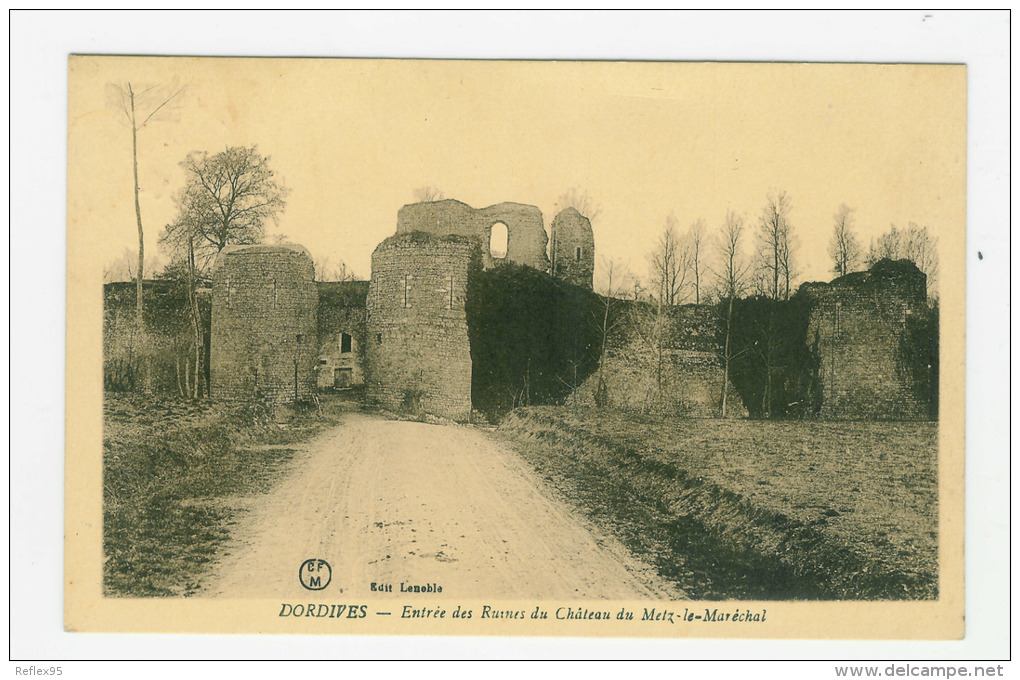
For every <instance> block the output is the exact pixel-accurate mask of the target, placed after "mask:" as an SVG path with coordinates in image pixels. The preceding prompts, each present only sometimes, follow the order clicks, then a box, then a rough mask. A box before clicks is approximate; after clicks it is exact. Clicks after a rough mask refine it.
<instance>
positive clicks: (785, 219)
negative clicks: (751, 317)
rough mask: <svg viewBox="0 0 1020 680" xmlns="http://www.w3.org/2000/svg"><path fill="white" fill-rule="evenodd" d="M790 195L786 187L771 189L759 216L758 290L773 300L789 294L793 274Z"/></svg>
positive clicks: (787, 297) (782, 298) (787, 296)
mask: <svg viewBox="0 0 1020 680" xmlns="http://www.w3.org/2000/svg"><path fill="white" fill-rule="evenodd" d="M790 207H791V206H790V197H789V196H788V195H787V193H786V192H785V191H779V192H776V191H770V192H769V193H768V194H767V196H766V202H765V208H764V210H762V214H761V217H760V218H759V220H758V269H759V274H760V276H759V281H760V287H761V288H763V290H762V291H761V292H762V293H763V294H765V295H767V296H768V297H770V298H772V299H773V300H786V299H789V297H790V281H791V279H792V277H793V276H794V272H793V269H792V266H793V246H794V243H793V236H792V234H791V227H790Z"/></svg>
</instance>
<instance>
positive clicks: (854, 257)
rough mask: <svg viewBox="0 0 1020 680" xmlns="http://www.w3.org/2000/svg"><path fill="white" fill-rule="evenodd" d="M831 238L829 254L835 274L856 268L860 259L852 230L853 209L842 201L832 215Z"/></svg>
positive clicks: (859, 248) (842, 274)
mask: <svg viewBox="0 0 1020 680" xmlns="http://www.w3.org/2000/svg"><path fill="white" fill-rule="evenodd" d="M832 217H833V221H834V224H833V226H832V239H831V240H830V241H829V255H830V256H832V262H833V268H832V270H833V271H834V272H836V275H837V276H846V275H847V274H849V273H850V272H852V271H855V270H856V269H857V265H858V264H859V263H860V260H861V244H860V242H859V241H858V240H857V234H855V233H854V231H853V226H854V209H853V208H851V207H850V206H848V205H847V204H846V203H843V204H842V205H840V206H839V210H837V211H836V214H835V215H833V216H832Z"/></svg>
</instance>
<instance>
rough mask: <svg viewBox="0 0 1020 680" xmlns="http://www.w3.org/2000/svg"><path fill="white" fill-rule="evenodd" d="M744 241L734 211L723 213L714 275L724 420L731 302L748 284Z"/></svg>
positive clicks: (739, 218)
mask: <svg viewBox="0 0 1020 680" xmlns="http://www.w3.org/2000/svg"><path fill="white" fill-rule="evenodd" d="M743 240H744V218H743V217H742V216H740V215H737V214H736V213H735V212H733V211H729V212H727V213H726V221H725V223H724V224H723V228H722V233H721V234H720V238H719V260H720V265H719V270H718V272H717V274H716V277H717V279H718V287H719V297H720V298H722V301H723V304H724V305H725V306H726V316H725V324H726V339H725V341H724V343H723V354H722V362H723V378H722V398H721V404H722V407H721V410H720V412H721V416H722V417H723V418H725V417H726V395H727V392H728V390H727V386H728V385H729V381H730V361H731V360H732V359H733V358H735V354H734V353H733V352H732V351H731V348H730V347H731V342H730V340H731V335H732V331H733V301H734V299H735V298H737V297H738V296H740V295H743V293H744V286H745V284H746V280H747V273H748V270H749V269H750V265H749V264H748V263H747V261H746V260H745V258H744V254H743Z"/></svg>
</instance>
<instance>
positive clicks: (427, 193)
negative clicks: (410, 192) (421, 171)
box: [414, 184, 446, 203]
mask: <svg viewBox="0 0 1020 680" xmlns="http://www.w3.org/2000/svg"><path fill="white" fill-rule="evenodd" d="M444 198H446V197H445V196H444V195H443V192H442V190H440V188H439V187H436V186H432V185H431V184H427V185H425V186H421V187H418V188H416V189H415V190H414V200H415V201H417V202H418V203H432V202H433V201H441V200H443V199H444Z"/></svg>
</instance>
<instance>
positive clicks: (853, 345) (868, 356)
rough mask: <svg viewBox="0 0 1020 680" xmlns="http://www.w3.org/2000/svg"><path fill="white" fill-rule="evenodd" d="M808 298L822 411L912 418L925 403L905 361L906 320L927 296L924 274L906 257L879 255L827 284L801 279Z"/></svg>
mask: <svg viewBox="0 0 1020 680" xmlns="http://www.w3.org/2000/svg"><path fill="white" fill-rule="evenodd" d="M800 292H801V293H802V294H805V295H807V296H808V297H809V298H810V299H811V300H812V301H813V302H814V305H813V309H812V311H811V316H810V320H809V324H808V337H807V341H808V343H809V345H811V346H812V349H813V351H814V352H815V354H816V355H817V357H818V359H819V379H820V382H821V389H822V405H821V413H820V415H822V416H824V417H829V418H848V419H858V418H867V419H879V420H917V419H922V418H925V417H927V406H926V404H925V403H923V402H922V401H921V400H920V399H919V398H918V396H917V394H916V392H915V390H914V389H913V382H914V379H913V377H912V376H911V375H910V374H909V371H908V368H907V366H906V365H905V364H904V360H903V356H902V354H903V347H904V344H905V342H906V340H907V338H906V333H907V324H908V320H909V319H910V318H911V317H916V316H917V315H919V314H921V313H922V312H923V310H924V308H925V305H926V300H927V280H926V277H925V275H924V274H923V273H922V272H921V271H920V270H919V269H918V268H917V267H916V266H915V265H914V264H913V263H912V262H909V261H907V260H899V261H896V262H893V261H889V260H882V261H881V262H878V263H877V264H876V265H875V266H874V267H872V268H871V269H870V270H868V271H863V272H854V273H852V274H847V275H846V276H841V277H839V278H837V279H835V280H833V281H831V282H829V283H805V284H804V285H802V286H801V289H800Z"/></svg>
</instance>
